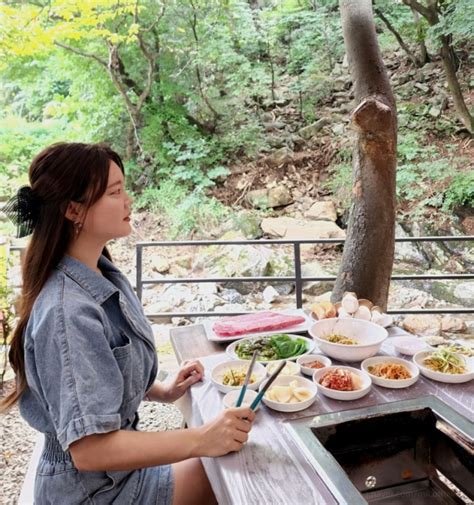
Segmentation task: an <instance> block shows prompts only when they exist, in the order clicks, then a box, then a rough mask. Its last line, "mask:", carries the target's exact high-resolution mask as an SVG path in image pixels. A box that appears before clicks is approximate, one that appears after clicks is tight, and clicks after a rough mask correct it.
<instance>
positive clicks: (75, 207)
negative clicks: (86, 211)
mask: <svg viewBox="0 0 474 505" xmlns="http://www.w3.org/2000/svg"><path fill="white" fill-rule="evenodd" d="M81 213H82V205H81V204H80V203H78V202H69V203H68V206H67V209H66V214H65V217H66V219H69V221H72V222H73V223H77V222H78V221H79V220H80V216H81Z"/></svg>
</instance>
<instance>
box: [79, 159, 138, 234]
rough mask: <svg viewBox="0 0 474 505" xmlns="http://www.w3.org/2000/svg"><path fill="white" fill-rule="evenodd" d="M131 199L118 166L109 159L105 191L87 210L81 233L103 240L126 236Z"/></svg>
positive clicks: (129, 228) (128, 232)
mask: <svg viewBox="0 0 474 505" xmlns="http://www.w3.org/2000/svg"><path fill="white" fill-rule="evenodd" d="M131 204H132V199H131V198H130V196H129V195H128V193H127V192H126V191H125V180H124V176H123V173H122V171H121V170H120V168H119V166H118V165H117V164H116V163H115V162H113V161H111V162H110V168H109V180H108V183H107V189H106V190H105V193H104V194H103V195H102V196H101V197H100V198H99V200H97V202H95V203H94V204H93V205H92V206H91V207H90V208H89V210H88V211H87V214H86V217H85V219H84V222H83V225H82V230H81V235H82V236H83V237H84V238H91V239H94V240H99V241H101V242H102V241H103V242H104V243H105V242H107V241H108V240H111V239H114V238H118V237H126V236H127V235H129V234H130V232H131V231H132V227H131V225H130V212H131V209H130V206H131Z"/></svg>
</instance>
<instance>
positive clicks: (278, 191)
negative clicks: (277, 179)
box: [268, 186, 292, 208]
mask: <svg viewBox="0 0 474 505" xmlns="http://www.w3.org/2000/svg"><path fill="white" fill-rule="evenodd" d="M291 202H292V199H291V195H290V192H289V191H288V189H287V188H286V186H277V187H276V188H270V189H269V190H268V207H271V208H273V207H282V206H284V205H288V204H290V203H291Z"/></svg>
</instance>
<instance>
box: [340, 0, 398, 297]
mask: <svg viewBox="0 0 474 505" xmlns="http://www.w3.org/2000/svg"><path fill="white" fill-rule="evenodd" d="M340 9H341V16H342V27H343V33H344V42H345V46H346V52H347V55H348V59H349V66H350V71H351V75H352V79H353V81H354V83H355V99H356V107H355V109H354V110H353V112H352V115H351V123H352V127H353V129H354V130H355V132H356V142H355V145H354V150H353V193H352V199H353V201H352V208H351V214H350V218H349V225H348V231H347V238H346V243H345V246H344V253H343V257H342V264H341V268H340V270H339V273H338V276H337V280H336V284H335V287H334V291H333V293H332V298H333V300H340V299H341V297H342V294H343V293H344V291H354V292H356V293H357V295H358V296H359V297H361V298H368V299H370V300H372V301H373V302H374V303H375V304H377V305H379V306H381V307H386V305H387V299H388V290H389V286H390V276H391V273H392V266H393V256H394V244H395V172H396V160H397V158H396V146H397V114H396V106H395V98H394V96H393V92H392V89H391V87H390V82H389V79H388V75H387V72H386V70H385V67H384V64H383V61H382V57H381V54H380V49H379V46H378V42H377V35H376V32H375V24H374V18H373V12H372V2H371V0H340Z"/></svg>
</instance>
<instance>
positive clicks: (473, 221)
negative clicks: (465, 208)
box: [461, 216, 474, 235]
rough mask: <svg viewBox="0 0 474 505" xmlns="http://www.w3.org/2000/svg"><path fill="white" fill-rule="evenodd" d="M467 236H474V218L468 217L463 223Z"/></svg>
mask: <svg viewBox="0 0 474 505" xmlns="http://www.w3.org/2000/svg"><path fill="white" fill-rule="evenodd" d="M461 225H462V227H463V230H464V232H465V233H466V235H474V216H467V217H465V218H464V219H463V220H462V223H461Z"/></svg>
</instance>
